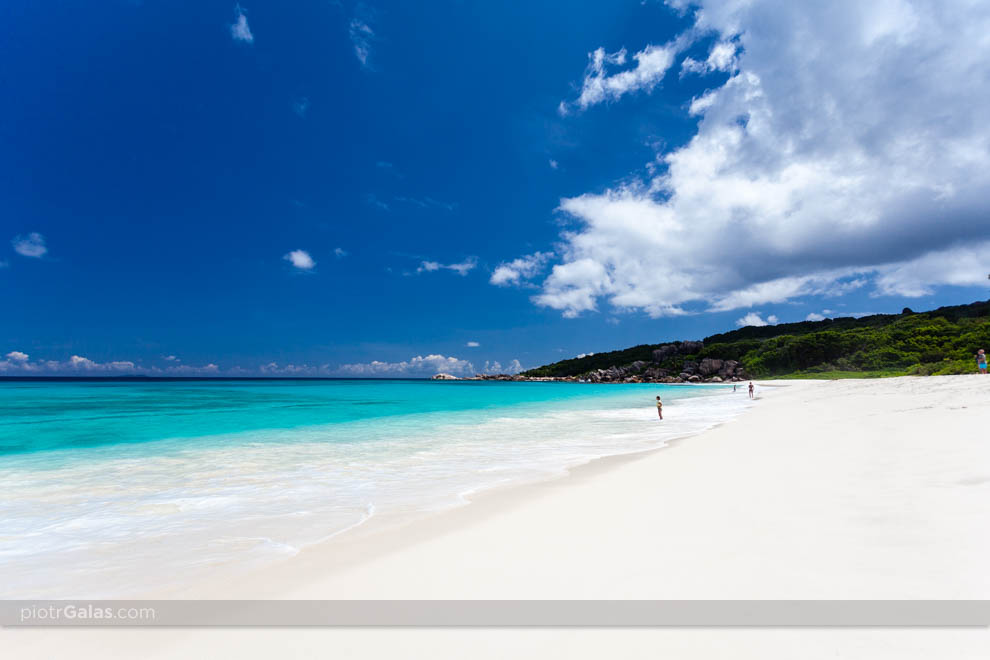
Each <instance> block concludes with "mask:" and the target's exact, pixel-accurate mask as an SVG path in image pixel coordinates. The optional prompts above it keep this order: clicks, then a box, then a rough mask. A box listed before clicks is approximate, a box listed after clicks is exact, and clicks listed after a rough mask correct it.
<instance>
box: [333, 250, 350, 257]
mask: <svg viewBox="0 0 990 660" xmlns="http://www.w3.org/2000/svg"><path fill="white" fill-rule="evenodd" d="M348 254H350V253H349V252H348V251H347V250H345V249H344V248H334V249H333V256H335V257H337V258H338V259H343V258H344V257H346V256H347V255H348Z"/></svg>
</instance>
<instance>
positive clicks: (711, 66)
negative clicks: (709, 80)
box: [681, 41, 736, 76]
mask: <svg viewBox="0 0 990 660" xmlns="http://www.w3.org/2000/svg"><path fill="white" fill-rule="evenodd" d="M735 62H736V45H735V44H734V43H732V42H731V41H720V42H718V43H717V44H715V45H714V46H713V47H712V50H711V52H709V53H708V58H707V59H706V60H705V61H704V62H699V61H697V60H693V59H691V58H690V57H685V58H684V61H683V62H681V75H682V76H683V75H684V74H686V73H702V74H703V73H711V72H713V71H731V70H732V69H734V68H735Z"/></svg>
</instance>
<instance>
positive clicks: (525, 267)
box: [489, 252, 553, 286]
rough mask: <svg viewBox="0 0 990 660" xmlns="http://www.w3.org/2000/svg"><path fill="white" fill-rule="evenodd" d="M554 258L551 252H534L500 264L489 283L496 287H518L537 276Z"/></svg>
mask: <svg viewBox="0 0 990 660" xmlns="http://www.w3.org/2000/svg"><path fill="white" fill-rule="evenodd" d="M552 256H553V255H552V254H551V253H550V252H534V253H533V254H527V255H526V256H523V257H519V258H518V259H513V260H512V261H508V262H503V263H500V264H499V265H498V266H497V267H496V268H495V270H494V271H493V272H492V276H491V278H490V279H489V282H491V283H492V284H494V285H495V286H518V285H520V284H522V283H523V281H524V280H527V279H529V278H531V277H533V276H534V275H537V274H538V273H539V272H540V270H542V269H543V266H544V265H545V264H546V263H547V261H548V260H549V259H550V257H552Z"/></svg>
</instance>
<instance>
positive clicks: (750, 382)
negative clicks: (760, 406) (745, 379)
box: [749, 381, 756, 399]
mask: <svg viewBox="0 0 990 660" xmlns="http://www.w3.org/2000/svg"><path fill="white" fill-rule="evenodd" d="M749 398H750V399H753V398H756V397H754V396H753V381H749Z"/></svg>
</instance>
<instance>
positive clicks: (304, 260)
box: [282, 250, 316, 270]
mask: <svg viewBox="0 0 990 660" xmlns="http://www.w3.org/2000/svg"><path fill="white" fill-rule="evenodd" d="M282 258H283V259H285V260H286V261H288V262H289V263H291V264H292V265H293V266H295V267H296V268H298V269H299V270H313V268H314V267H315V266H316V262H315V261H313V257H311V256H309V252H306V250H293V251H292V252H289V253H288V254H286V255H283V256H282Z"/></svg>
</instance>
